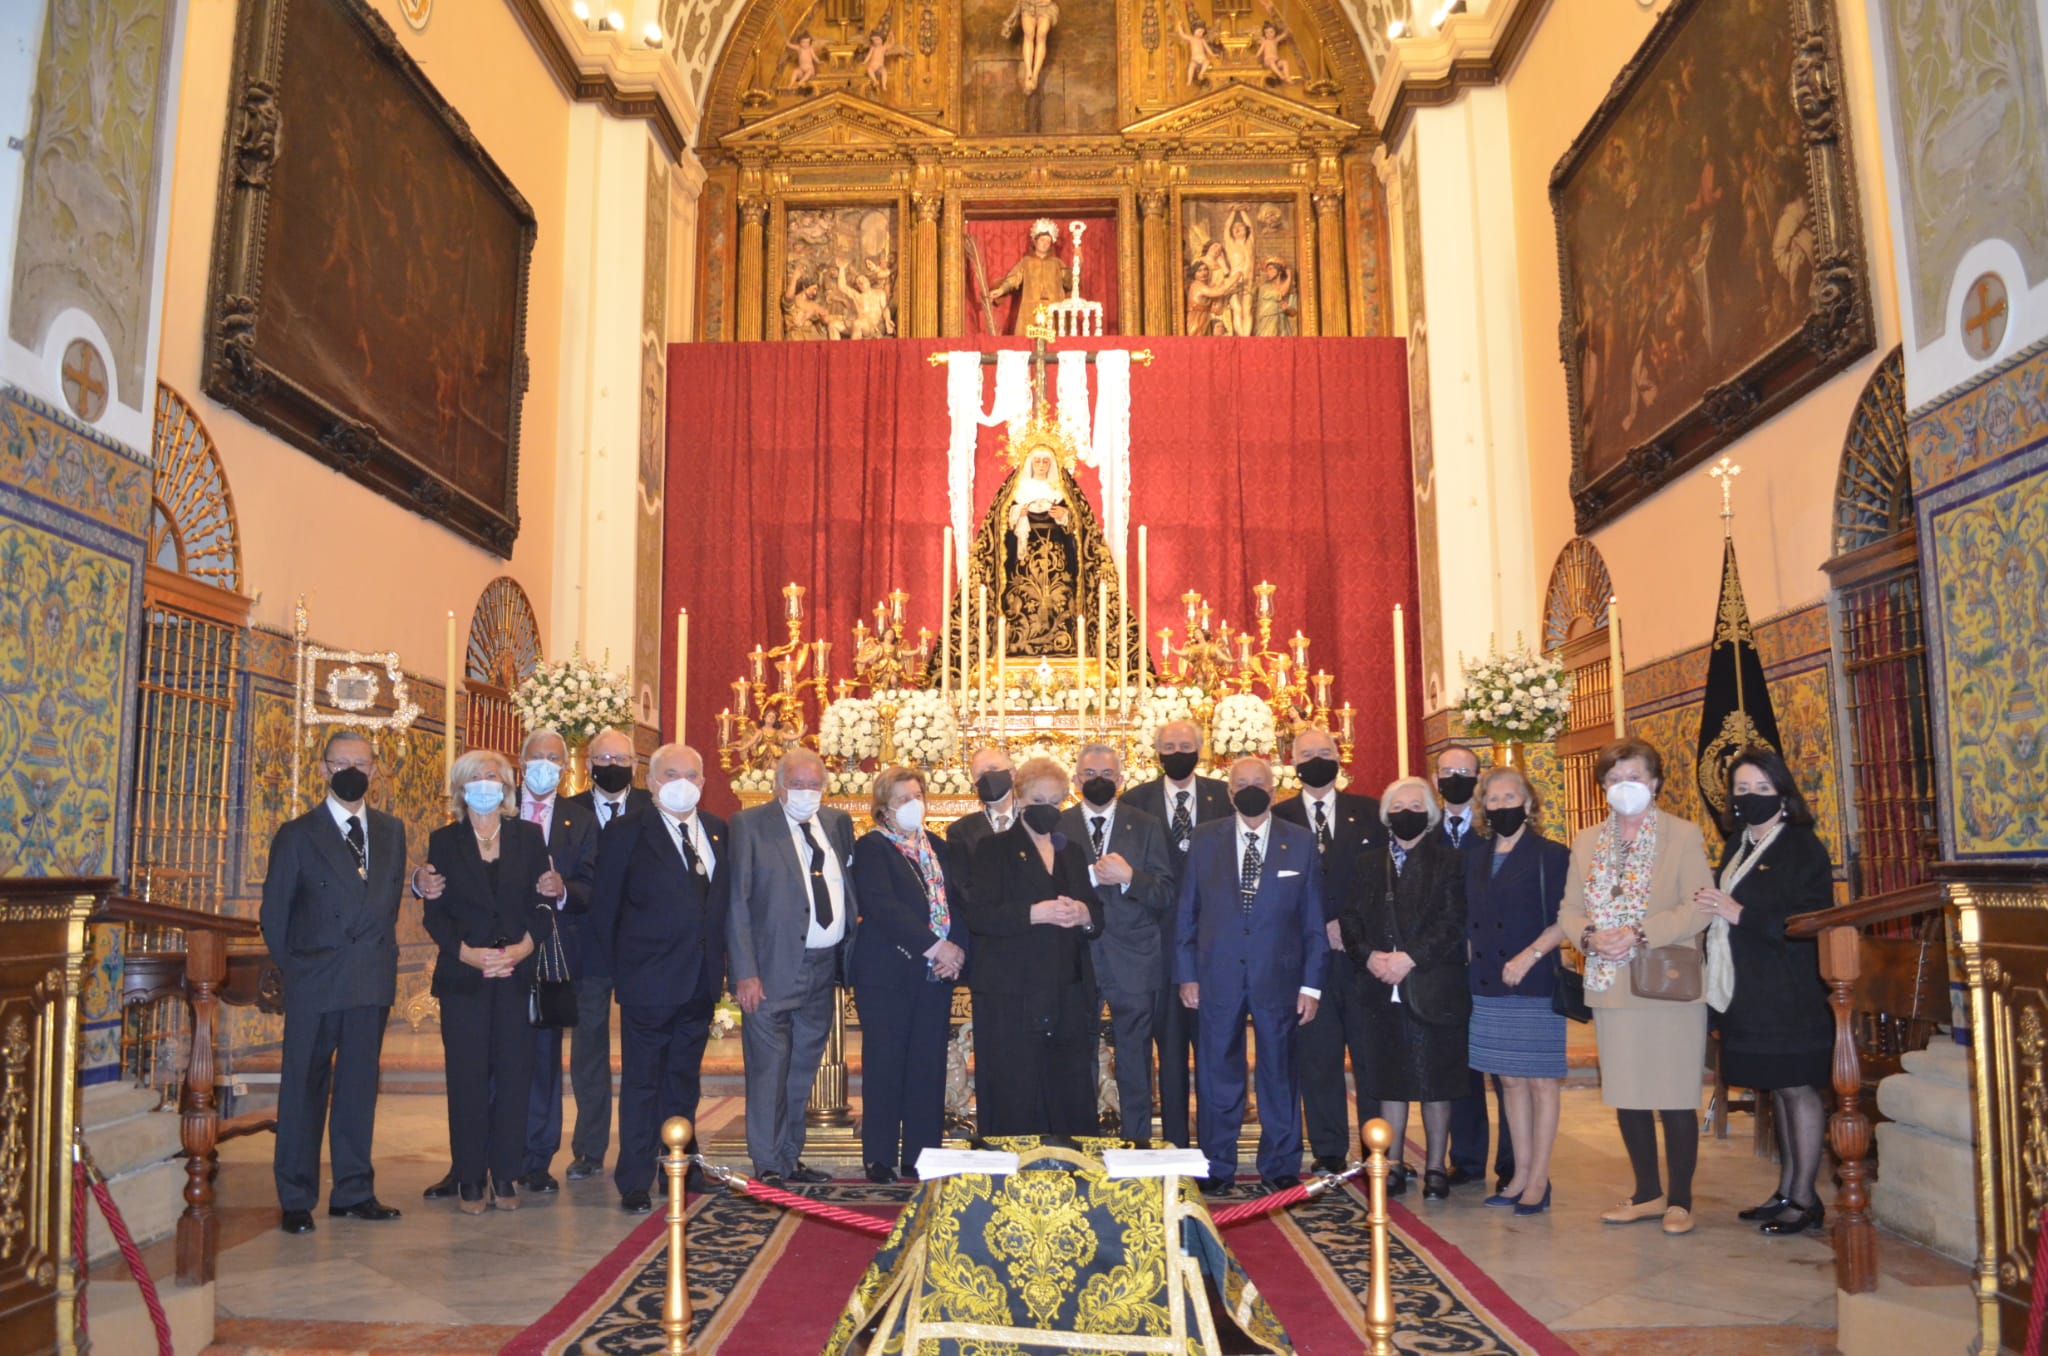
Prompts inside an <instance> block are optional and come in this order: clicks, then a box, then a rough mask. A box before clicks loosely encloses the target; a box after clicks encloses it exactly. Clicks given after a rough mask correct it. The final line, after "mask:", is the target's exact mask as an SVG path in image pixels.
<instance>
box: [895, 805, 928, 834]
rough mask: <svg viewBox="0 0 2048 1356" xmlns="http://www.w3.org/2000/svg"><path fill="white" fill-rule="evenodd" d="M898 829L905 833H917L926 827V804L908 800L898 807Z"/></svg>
mask: <svg viewBox="0 0 2048 1356" xmlns="http://www.w3.org/2000/svg"><path fill="white" fill-rule="evenodd" d="M896 827H897V828H898V829H900V830H901V831H902V832H904V833H916V832H917V831H918V830H919V829H921V828H923V827H924V802H923V801H922V800H906V801H904V802H903V803H902V804H901V805H899V806H897V807H896Z"/></svg>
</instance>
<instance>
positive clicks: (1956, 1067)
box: [1899, 1032, 1970, 1091]
mask: <svg viewBox="0 0 2048 1356" xmlns="http://www.w3.org/2000/svg"><path fill="white" fill-rule="evenodd" d="M1899 1062H1900V1063H1901V1064H1902V1065H1904V1066H1905V1070H1906V1072H1907V1073H1909V1074H1912V1075H1914V1076H1915V1077H1918V1078H1926V1079H1930V1080H1932V1081H1933V1082H1936V1083H1946V1084H1950V1085H1952V1086H1954V1087H1958V1088H1962V1089H1964V1090H1965V1091H1967V1090H1968V1089H1969V1086H1970V1051H1969V1048H1968V1047H1967V1046H1961V1045H1957V1044H1956V1043H1955V1042H1954V1041H1953V1040H1951V1039H1950V1038H1949V1037H1947V1036H1945V1035H1942V1034H1940V1033H1939V1032H1937V1033H1936V1034H1935V1037H1934V1039H1933V1040H1932V1041H1931V1042H1929V1043H1928V1046H1927V1048H1926V1049H1925V1050H1914V1051H1910V1052H1909V1053H1907V1054H1906V1055H1904V1056H1903V1057H1902V1058H1901V1059H1900V1061H1899Z"/></svg>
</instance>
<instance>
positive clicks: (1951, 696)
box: [1908, 345, 2048, 862]
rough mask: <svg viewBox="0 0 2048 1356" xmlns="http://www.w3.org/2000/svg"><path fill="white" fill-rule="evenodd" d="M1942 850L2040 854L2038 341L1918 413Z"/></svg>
mask: <svg viewBox="0 0 2048 1356" xmlns="http://www.w3.org/2000/svg"><path fill="white" fill-rule="evenodd" d="M1908 439H1909V445H1910V447H1911V450H1912V456H1913V489H1914V508H1915V512H1916V513H1917V514H1918V516H1919V529H1920V540H1921V541H1923V542H1926V543H1929V544H1930V547H1931V551H1930V555H1931V559H1930V561H1929V562H1928V563H1929V564H1931V567H1932V578H1931V580H1930V587H1929V588H1928V590H1927V597H1928V599H1929V623H1930V624H1929V628H1928V630H1929V637H1928V640H1929V644H1930V647H1931V648H1930V653H1929V664H1928V667H1929V670H1930V673H1931V676H1932V678H1933V687H1934V716H1935V726H1936V729H1937V731H1938V734H1939V747H1940V748H1941V750H1942V753H1943V756H1942V758H1941V760H1940V763H1941V767H1940V772H1941V776H1940V779H1939V782H1938V786H1939V789H1940V814H1941V832H1942V847H1943V855H1944V856H1946V857H1949V858H1950V859H1952V860H1958V861H1969V860H1980V861H1982V860H2008V861H2026V860H2032V861H2037V862H2038V861H2042V860H2048V345H2036V346H2035V347H2033V348H2031V349H2028V350H2026V351H2024V352H2022V353H2020V354H2018V355H2016V356H2015V357H2014V358H2013V359H2012V360H2010V361H2009V362H2008V363H2006V364H2004V365H2003V366H2001V367H2000V368H1998V369H1996V370H1994V371H1993V372H1991V373H1989V374H1987V375H1986V376H1985V377H1984V378H1982V379H1980V380H1979V381H1977V382H1975V383H1973V384H1971V385H1968V386H1965V387H1962V388H1959V389H1958V390H1956V391H1953V392H1950V393H1949V394H1947V395H1945V396H1943V397H1941V398H1940V399H1939V400H1937V401H1935V402H1934V403H1932V404H1931V405H1928V406H1927V407H1925V408H1923V409H1921V410H1920V411H1918V412H1916V413H1915V414H1914V415H1913V416H1912V419H1911V422H1910V426H1909V430H1908Z"/></svg>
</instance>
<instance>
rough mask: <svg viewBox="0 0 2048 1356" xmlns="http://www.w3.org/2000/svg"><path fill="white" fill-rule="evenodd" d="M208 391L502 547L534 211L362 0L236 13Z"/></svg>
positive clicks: (514, 528) (512, 504)
mask: <svg viewBox="0 0 2048 1356" xmlns="http://www.w3.org/2000/svg"><path fill="white" fill-rule="evenodd" d="M230 88H231V92H232V103H231V105H230V113H229V117H228V129H227V137H226V146H225V150H224V154H223V157H222V164H221V181H220V217H219V225H218V229H217V234H216V236H215V240H214V258H213V273H212V279H211V290H210V293H209V296H208V300H207V352H206V374H205V389H206V392H207V394H209V395H211V396H213V397H214V398H215V399H217V400H220V401H222V402H224V403H226V404H228V405H230V406H232V407H234V408H235V409H237V410H239V411H241V412H242V413H243V414H245V415H247V416H248V417H249V418H250V419H252V420H254V421H255V422H256V423H258V424H261V425H262V426H263V427H265V428H267V429H269V430H271V431H272V432H274V433H276V434H277V435H278V436H279V437H281V438H284V439H285V440H286V441H288V442H291V443H293V444H295V445H297V446H299V447H301V448H304V449H305V450H306V451H308V452H310V453H312V454H313V455H314V456H316V457H318V458H319V459H320V460H322V461H324V462H326V463H327V464H328V465H330V466H333V467H335V468H336V469H338V470H341V471H343V472H345V473H347V474H348V475H350V476H353V477H354V478H355V479H357V480H359V481H362V482H363V483H364V484H366V485H370V486H372V487H374V488H375V489H377V490H379V491H380V492H382V493H383V494H386V495H388V496H390V497H391V498H393V499H396V500H397V501H398V502H400V503H402V504H404V505H406V506H407V507H409V508H411V509H413V510H414V511H416V512H418V513H421V514H424V515H426V516H427V517H429V518H432V519H434V520H436V521H438V522H441V523H444V524H446V525H447V526H448V527H449V528H450V529H452V530H454V531H456V532H459V533H461V534H462V535H463V536H465V537H468V538H470V539H471V540H473V541H475V542H477V543H478V544H480V545H482V546H485V547H487V548H489V549H490V550H492V551H494V552H496V553H497V554H498V555H500V556H510V555H511V554H512V543H513V540H514V538H516V537H517V535H518V532H519V485H518V470H519V411H520V402H521V399H522V397H523V396H524V394H525V391H526V383H527V366H526V351H525V331H526V285H527V269H528V265H529V262H530V260H531V257H532V253H533V239H534V217H533V210H532V209H531V208H530V207H528V206H527V203H526V199H525V198H523V197H521V196H520V194H519V191H518V190H517V189H515V188H514V187H513V186H512V183H511V181H510V180H509V179H507V178H506V177H505V175H504V173H503V172H502V171H501V170H499V168H498V167H497V165H495V164H494V163H492V161H491V158H490V156H489V155H487V154H486V153H485V152H484V149H483V147H482V146H480V145H479V144H478V143H477V140H476V138H475V136H473V135H472V134H471V132H470V130H469V125H468V124H467V123H466V122H464V121H463V119H462V117H461V115H460V114H458V113H457V112H456V111H455V110H454V109H453V108H451V107H450V106H449V105H448V103H447V101H446V100H444V99H443V98H442V97H441V96H440V95H439V94H438V93H437V92H436V91H435V90H434V87H433V86H432V85H430V84H429V83H427V79H426V77H425V76H424V75H423V74H422V73H421V72H420V69H419V67H418V66H417V65H415V64H414V63H413V61H412V59H411V58H410V57H409V56H407V55H406V54H405V51H404V50H403V49H402V48H401V47H400V46H399V44H398V40H397V38H396V36H395V35H394V34H393V33H392V31H391V28H390V26H389V25H388V24H386V23H385V22H384V20H383V19H381V18H379V17H378V16H377V14H376V13H375V12H374V11H372V10H371V9H370V8H369V7H368V5H367V4H366V3H364V0H242V8H241V14H240V17H239V20H238V23H237V28H236V34H235V71H234V78H233V82H232V84H231V86H230Z"/></svg>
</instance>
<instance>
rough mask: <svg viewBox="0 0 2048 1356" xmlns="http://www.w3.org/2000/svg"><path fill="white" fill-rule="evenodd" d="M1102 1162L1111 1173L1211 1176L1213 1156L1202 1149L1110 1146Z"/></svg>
mask: <svg viewBox="0 0 2048 1356" xmlns="http://www.w3.org/2000/svg"><path fill="white" fill-rule="evenodd" d="M1102 1166H1103V1167H1104V1168H1105V1169H1106V1170H1107V1172H1108V1175H1109V1176H1110V1177H1207V1176H1208V1175H1209V1159H1208V1156H1207V1155H1206V1154H1204V1153H1203V1152H1202V1151H1201V1150H1200V1149H1106V1150H1104V1151H1103V1154H1102Z"/></svg>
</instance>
